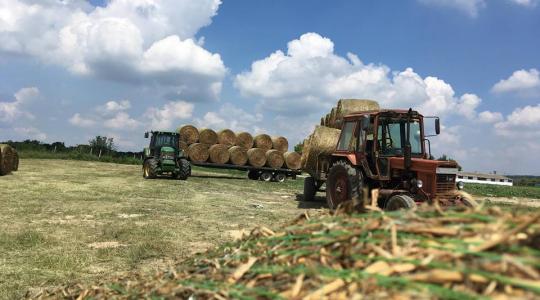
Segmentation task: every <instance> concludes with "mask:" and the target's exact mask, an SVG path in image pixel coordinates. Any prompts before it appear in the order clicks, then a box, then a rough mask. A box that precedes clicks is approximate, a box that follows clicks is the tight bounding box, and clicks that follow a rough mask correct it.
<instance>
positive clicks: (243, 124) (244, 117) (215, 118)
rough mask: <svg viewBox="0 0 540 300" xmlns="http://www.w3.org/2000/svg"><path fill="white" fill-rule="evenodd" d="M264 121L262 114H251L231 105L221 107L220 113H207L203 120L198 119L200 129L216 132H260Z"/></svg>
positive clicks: (196, 120)
mask: <svg viewBox="0 0 540 300" xmlns="http://www.w3.org/2000/svg"><path fill="white" fill-rule="evenodd" d="M262 121H263V115H262V114H261V113H249V112H246V111H245V110H243V109H241V108H238V107H235V106H234V105H232V104H230V103H226V104H224V105H222V106H221V108H220V109H219V111H210V112H207V113H206V114H205V115H204V116H203V117H202V118H196V119H195V124H196V125H197V126H199V127H207V128H213V129H216V130H219V129H224V128H229V129H231V130H233V131H248V132H253V133H256V132H260V131H261V130H262V129H261V126H262V125H263V124H262Z"/></svg>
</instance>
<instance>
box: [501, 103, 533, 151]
mask: <svg viewBox="0 0 540 300" xmlns="http://www.w3.org/2000/svg"><path fill="white" fill-rule="evenodd" d="M495 131H496V133H497V134H498V135H501V136H505V137H514V138H539V137H540V104H538V105H536V106H532V105H527V106H525V107H520V108H517V109H515V110H514V111H513V112H512V113H511V114H510V115H508V116H507V117H506V120H504V121H501V122H498V123H496V124H495ZM535 142H536V141H535Z"/></svg>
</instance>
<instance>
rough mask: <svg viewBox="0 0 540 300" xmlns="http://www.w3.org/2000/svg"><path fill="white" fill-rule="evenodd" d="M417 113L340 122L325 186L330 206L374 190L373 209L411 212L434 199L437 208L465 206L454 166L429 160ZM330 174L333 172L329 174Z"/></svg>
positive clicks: (381, 113)
mask: <svg viewBox="0 0 540 300" xmlns="http://www.w3.org/2000/svg"><path fill="white" fill-rule="evenodd" d="M428 118H430V119H434V127H435V128H434V129H435V134H434V135H438V134H439V133H440V122H439V118H438V117H424V116H422V115H421V114H419V113H418V112H417V111H413V110H412V109H409V110H377V111H365V112H361V113H353V114H350V115H347V116H345V117H344V118H343V121H342V124H341V135H340V138H339V141H338V144H337V147H336V151H335V152H334V153H333V154H332V156H331V158H330V161H329V165H328V173H327V174H328V175H327V181H326V192H327V202H328V203H329V205H330V206H334V207H335V206H337V205H338V204H339V203H341V202H343V201H346V200H348V199H351V198H353V197H354V195H362V193H364V192H365V191H369V190H371V189H378V190H379V198H378V203H377V204H378V206H379V207H381V208H386V209H398V208H410V207H413V206H415V205H416V204H417V203H421V202H430V203H431V202H432V201H433V200H434V199H437V200H438V201H439V203H441V205H453V204H455V203H456V202H460V201H461V202H466V203H465V204H470V205H472V204H471V203H472V202H473V201H474V200H472V199H464V197H463V196H462V194H463V193H457V190H458V189H459V188H461V186H457V185H456V175H457V171H458V169H457V163H456V162H452V161H437V160H433V159H431V153H430V152H431V149H430V148H431V146H430V141H429V140H428V139H427V137H430V136H434V135H426V134H425V128H424V119H428ZM333 169H334V170H333Z"/></svg>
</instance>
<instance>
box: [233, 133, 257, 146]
mask: <svg viewBox="0 0 540 300" xmlns="http://www.w3.org/2000/svg"><path fill="white" fill-rule="evenodd" d="M235 145H236V146H241V147H243V148H244V149H250V148H252V147H253V136H252V135H251V134H250V133H249V132H240V133H238V134H237V135H236V142H235Z"/></svg>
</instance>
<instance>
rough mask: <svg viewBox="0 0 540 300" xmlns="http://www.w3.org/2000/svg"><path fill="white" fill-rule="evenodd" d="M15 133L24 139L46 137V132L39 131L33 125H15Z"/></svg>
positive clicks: (41, 139) (40, 139) (41, 138)
mask: <svg viewBox="0 0 540 300" xmlns="http://www.w3.org/2000/svg"><path fill="white" fill-rule="evenodd" d="M13 130H14V131H15V132H16V133H17V134H19V135H21V136H23V137H24V138H25V139H32V140H39V141H43V140H46V139H47V134H45V133H43V132H41V131H40V130H39V129H37V128H35V127H15V128H14V129H13Z"/></svg>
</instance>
